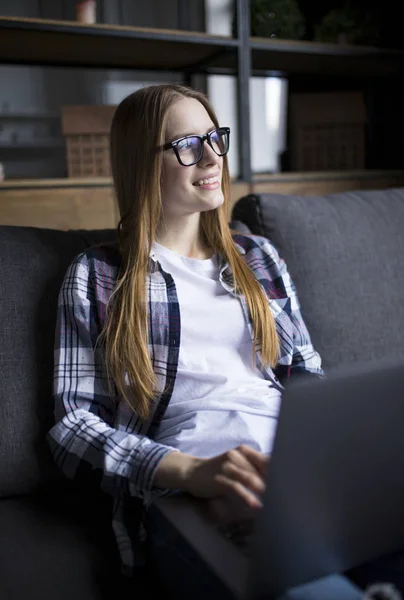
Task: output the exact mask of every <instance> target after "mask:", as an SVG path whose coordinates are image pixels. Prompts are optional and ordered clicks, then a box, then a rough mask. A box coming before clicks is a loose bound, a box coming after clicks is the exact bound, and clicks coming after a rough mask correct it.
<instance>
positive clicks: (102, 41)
mask: <svg viewBox="0 0 404 600" xmlns="http://www.w3.org/2000/svg"><path fill="white" fill-rule="evenodd" d="M237 46H238V41H237V40H234V39H232V38H230V37H226V36H216V35H208V34H206V33H199V32H192V31H185V32H184V31H177V30H165V29H149V28H141V27H126V26H118V25H101V24H95V25H82V24H80V23H77V22H75V21H53V20H48V19H26V18H24V19H23V18H12V17H0V62H1V63H3V64H4V63H6V64H25V65H34V64H35V65H50V66H52V65H53V66H71V67H102V68H104V69H111V68H119V69H153V70H160V71H163V70H170V71H186V70H189V69H191V70H192V69H200V67H201V66H204V65H208V64H209V62H210V61H211V59H212V58H215V64H216V65H217V66H219V67H220V66H228V65H229V61H228V59H227V54H228V53H230V54H231V53H233V54H236V49H237ZM220 57H223V61H222V60H221V58H220ZM231 62H232V63H233V64H234V66H236V62H237V61H236V60H232V61H231Z"/></svg>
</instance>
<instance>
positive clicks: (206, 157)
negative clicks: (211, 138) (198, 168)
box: [199, 140, 220, 165]
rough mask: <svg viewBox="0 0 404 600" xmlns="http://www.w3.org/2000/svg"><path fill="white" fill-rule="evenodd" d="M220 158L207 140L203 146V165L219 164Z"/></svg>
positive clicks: (201, 161)
mask: <svg viewBox="0 0 404 600" xmlns="http://www.w3.org/2000/svg"><path fill="white" fill-rule="evenodd" d="M219 158H220V156H218V155H217V154H216V152H215V151H214V150H212V148H211V147H210V146H209V144H208V142H207V141H206V140H205V141H204V144H203V154H202V158H201V160H200V161H199V162H200V163H201V164H202V165H211V164H217V163H218V162H219Z"/></svg>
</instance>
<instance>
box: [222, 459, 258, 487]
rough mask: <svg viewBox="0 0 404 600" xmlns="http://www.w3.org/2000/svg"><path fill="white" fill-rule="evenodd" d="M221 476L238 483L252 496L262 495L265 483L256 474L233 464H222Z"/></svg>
mask: <svg viewBox="0 0 404 600" xmlns="http://www.w3.org/2000/svg"><path fill="white" fill-rule="evenodd" d="M222 471H223V475H226V477H228V478H230V479H234V480H235V481H239V482H240V483H242V484H243V485H244V486H245V487H246V488H248V489H249V490H251V491H252V492H254V494H263V493H264V491H265V483H264V481H263V479H262V478H261V476H260V475H258V474H257V473H256V472H252V471H246V470H245V469H242V468H240V467H238V466H237V465H235V464H233V463H229V462H227V463H224V464H223V467H222Z"/></svg>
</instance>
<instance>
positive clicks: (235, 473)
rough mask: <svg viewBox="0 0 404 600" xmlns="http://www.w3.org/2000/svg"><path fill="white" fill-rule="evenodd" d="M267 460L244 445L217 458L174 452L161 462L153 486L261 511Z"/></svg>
mask: <svg viewBox="0 0 404 600" xmlns="http://www.w3.org/2000/svg"><path fill="white" fill-rule="evenodd" d="M268 460H269V459H268V457H267V456H266V455H265V454H261V453H260V452H257V451H256V450H253V448H250V447H249V446H246V445H242V446H238V447H237V448H234V449H232V450H228V451H227V452H224V453H223V454H220V455H219V456H215V457H214V458H208V459H207V458H195V457H193V456H190V455H187V454H182V453H180V452H172V453H170V454H167V455H166V456H165V457H164V458H163V459H162V460H161V461H160V464H159V466H158V468H157V472H156V474H155V479H154V485H156V486H158V487H168V488H171V489H177V488H178V489H181V490H183V491H185V492H188V493H190V494H192V495H194V496H197V497H199V498H220V497H222V498H223V497H227V498H229V499H230V498H233V499H234V501H235V502H236V503H237V502H238V503H239V504H241V505H243V506H245V507H247V508H250V509H253V510H254V509H258V508H261V506H262V504H261V501H260V499H259V497H260V496H261V495H262V494H263V492H264V490H265V483H264V478H265V474H266V469H267V466H268Z"/></svg>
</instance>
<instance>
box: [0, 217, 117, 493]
mask: <svg viewBox="0 0 404 600" xmlns="http://www.w3.org/2000/svg"><path fill="white" fill-rule="evenodd" d="M115 237H116V231H115V230H107V231H92V232H84V231H75V232H64V231H54V230H50V229H37V228H33V227H32V228H31V227H11V226H10V227H5V226H3V227H0V273H1V294H0V315H1V321H0V371H1V376H0V423H1V434H0V496H7V495H12V494H18V493H23V492H28V491H32V490H33V489H35V488H36V487H37V486H38V485H41V484H44V483H46V481H48V480H49V478H54V477H58V476H59V473H58V472H57V470H56V467H55V466H54V465H53V462H52V460H51V458H50V453H49V450H48V446H47V443H46V441H45V434H46V432H47V431H48V429H49V428H50V427H51V425H52V423H53V401H52V379H53V345H54V333H55V322H56V308H57V297H58V293H59V289H60V286H61V283H62V279H63V277H64V274H65V272H66V270H67V267H68V265H69V263H70V262H71V261H72V260H73V258H74V257H75V256H76V255H77V254H79V253H80V252H82V251H83V250H84V249H85V248H87V247H88V246H90V245H91V244H96V243H100V242H103V241H110V240H112V239H115Z"/></svg>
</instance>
